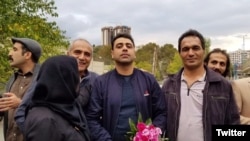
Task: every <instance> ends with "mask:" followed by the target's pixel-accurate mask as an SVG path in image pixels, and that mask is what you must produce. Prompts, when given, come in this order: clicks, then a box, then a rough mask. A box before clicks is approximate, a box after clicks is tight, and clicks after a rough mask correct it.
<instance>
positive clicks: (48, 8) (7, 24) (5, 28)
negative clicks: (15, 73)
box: [0, 0, 69, 82]
mask: <svg viewBox="0 0 250 141" xmlns="http://www.w3.org/2000/svg"><path fill="white" fill-rule="evenodd" d="M0 4H1V7H0V50H1V51H0V63H1V67H0V74H1V77H0V82H6V80H7V79H8V78H9V75H10V74H11V73H12V70H11V68H10V67H9V63H8V57H7V55H8V49H7V48H8V47H12V43H11V40H10V38H11V37H13V36H15V37H27V38H32V39H35V40H37V41H38V42H39V43H40V44H41V46H42V50H43V53H42V57H41V59H40V62H43V61H44V60H45V59H46V58H48V57H50V56H54V55H58V54H62V53H64V51H65V49H66V47H67V46H68V44H69V42H68V40H67V37H65V36H64V34H65V31H62V30H60V28H59V27H58V26H57V24H56V23H55V22H49V21H48V20H47V19H48V17H57V16H58V14H57V13H56V12H55V10H56V7H55V6H54V0H32V1H31V0H18V1H16V0H0Z"/></svg>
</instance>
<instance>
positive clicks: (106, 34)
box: [102, 25, 131, 46]
mask: <svg viewBox="0 0 250 141" xmlns="http://www.w3.org/2000/svg"><path fill="white" fill-rule="evenodd" d="M119 33H128V34H130V33H131V28H130V27H128V26H125V25H122V26H116V27H112V26H107V27H103V28H102V44H103V45H104V46H107V45H111V41H112V38H113V37H114V36H116V35H117V34H119Z"/></svg>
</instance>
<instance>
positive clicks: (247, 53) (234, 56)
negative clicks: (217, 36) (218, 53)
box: [228, 49, 250, 65]
mask: <svg viewBox="0 0 250 141" xmlns="http://www.w3.org/2000/svg"><path fill="white" fill-rule="evenodd" d="M228 54H229V56H230V61H231V63H232V64H238V65H242V64H243V63H244V62H245V61H247V60H248V59H250V50H241V49H239V50H237V51H234V52H229V53H228Z"/></svg>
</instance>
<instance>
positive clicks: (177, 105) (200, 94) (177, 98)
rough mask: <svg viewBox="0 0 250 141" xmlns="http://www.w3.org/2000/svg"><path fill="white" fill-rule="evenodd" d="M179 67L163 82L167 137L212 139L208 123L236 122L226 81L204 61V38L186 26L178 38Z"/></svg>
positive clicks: (191, 140) (186, 140) (187, 140)
mask: <svg viewBox="0 0 250 141" xmlns="http://www.w3.org/2000/svg"><path fill="white" fill-rule="evenodd" d="M178 51H179V54H180V57H181V59H182V62H183V68H182V69H181V70H180V71H179V72H178V73H177V74H175V75H173V76H169V78H168V79H167V80H166V81H165V83H164V84H163V87H162V90H163V91H164V93H165V97H166V103H167V106H166V107H167V109H166V112H167V123H168V124H167V128H166V131H167V137H168V138H169V140H171V141H176V140H177V141H212V125H224V124H239V113H238V110H237V105H236V103H235V99H234V94H233V90H232V87H231V84H230V82H229V81H227V80H226V79H225V78H224V77H223V76H222V75H220V74H218V73H216V72H214V71H213V70H211V69H208V68H207V67H206V66H205V65H204V61H203V58H204V55H205V39H204V37H203V36H202V34H201V33H199V32H198V31H196V30H193V29H191V30H188V31H186V32H185V33H183V34H182V35H181V36H180V38H179V40H178Z"/></svg>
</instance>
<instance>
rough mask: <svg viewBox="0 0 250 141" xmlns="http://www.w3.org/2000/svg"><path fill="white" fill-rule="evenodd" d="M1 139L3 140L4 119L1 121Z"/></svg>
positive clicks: (0, 140)
mask: <svg viewBox="0 0 250 141" xmlns="http://www.w3.org/2000/svg"><path fill="white" fill-rule="evenodd" d="M0 141H4V140H3V121H1V122H0Z"/></svg>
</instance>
